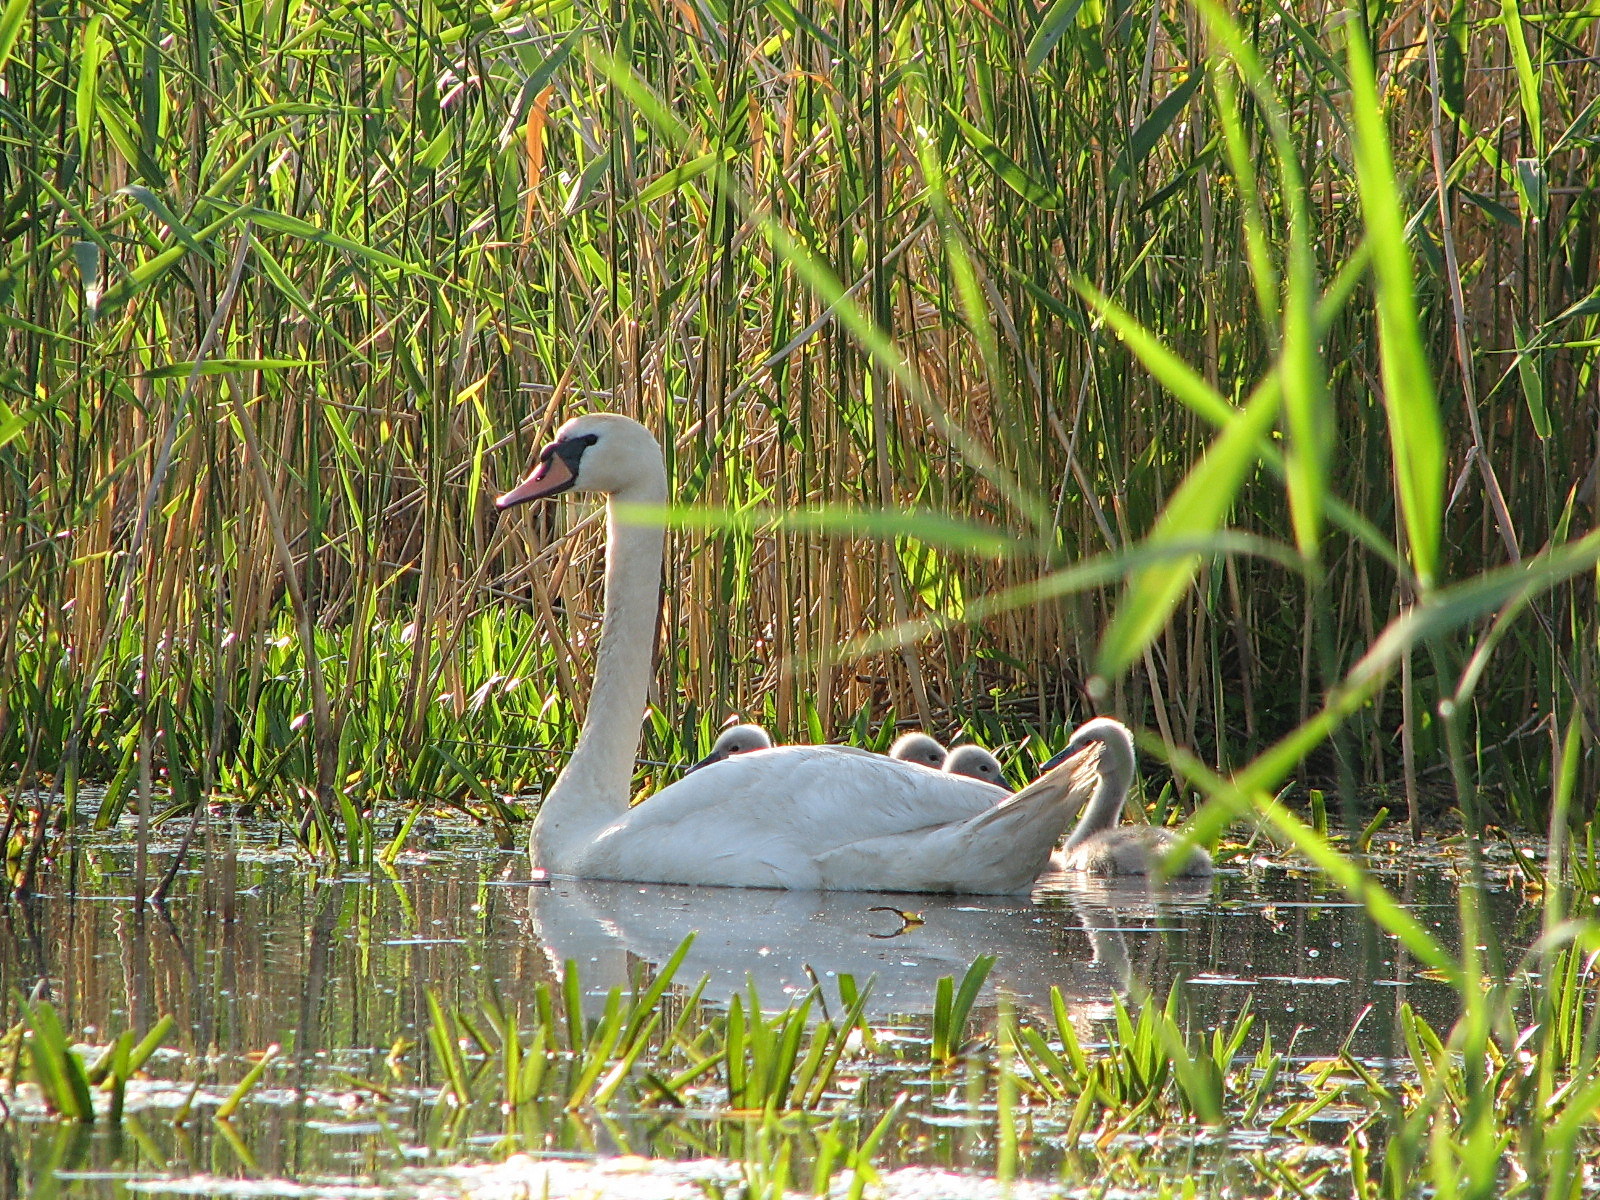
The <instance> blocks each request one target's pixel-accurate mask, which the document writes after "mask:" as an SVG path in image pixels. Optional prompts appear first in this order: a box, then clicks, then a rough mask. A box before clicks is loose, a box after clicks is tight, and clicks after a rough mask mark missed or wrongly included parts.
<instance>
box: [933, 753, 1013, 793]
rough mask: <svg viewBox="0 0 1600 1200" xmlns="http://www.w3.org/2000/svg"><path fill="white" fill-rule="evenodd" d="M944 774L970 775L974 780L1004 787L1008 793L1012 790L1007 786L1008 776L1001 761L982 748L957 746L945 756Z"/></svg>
mask: <svg viewBox="0 0 1600 1200" xmlns="http://www.w3.org/2000/svg"><path fill="white" fill-rule="evenodd" d="M944 772H945V774H947V775H969V776H971V777H972V778H973V779H981V780H983V781H984V782H985V783H992V784H994V785H995V786H996V787H1003V788H1005V789H1006V791H1008V792H1009V791H1010V790H1011V788H1010V787H1009V786H1008V785H1007V784H1006V774H1005V772H1004V771H1003V770H1001V768H1000V760H999V759H998V758H996V757H995V756H994V755H992V754H990V753H989V752H988V751H987V750H985V749H984V748H983V747H982V746H957V747H956V748H955V749H954V750H952V751H950V753H949V754H948V755H946V756H945V760H944Z"/></svg>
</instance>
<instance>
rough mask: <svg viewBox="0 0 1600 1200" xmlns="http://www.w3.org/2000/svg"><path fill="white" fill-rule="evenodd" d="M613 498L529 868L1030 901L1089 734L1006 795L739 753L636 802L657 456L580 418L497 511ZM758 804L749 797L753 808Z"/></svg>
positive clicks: (815, 752) (820, 751)
mask: <svg viewBox="0 0 1600 1200" xmlns="http://www.w3.org/2000/svg"><path fill="white" fill-rule="evenodd" d="M567 491H580V492H600V493H602V494H604V495H605V496H606V537H607V544H606V576H605V616H604V619H603V621H602V623H601V629H600V641H599V646H598V649H597V651H596V655H595V676H594V686H593V688H592V690H591V692H590V696H589V710H588V712H587V714H586V715H585V717H584V721H583V728H582V731H581V732H580V734H579V735H578V745H577V748H576V749H575V750H574V751H573V753H572V757H571V758H570V759H569V760H568V762H567V765H566V767H565V769H564V770H563V771H562V772H561V775H560V776H559V777H558V778H557V779H556V782H555V784H554V785H553V786H552V787H551V789H550V791H549V793H548V794H547V795H546V796H545V798H544V802H543V803H542V804H541V805H540V807H539V814H538V816H537V817H536V818H535V819H534V822H533V832H532V834H531V835H530V837H529V845H528V851H529V856H530V858H531V859H532V863H533V866H534V867H535V868H536V869H542V870H545V871H548V872H551V873H552V874H565V875H577V876H580V877H584V878H590V879H627V880H634V881H637V882H641V883H688V884H713V885H719V886H728V887H776V888H830V889H840V890H850V889H856V890H871V891H884V890H887V891H907V892H986V893H1012V892H1022V891H1026V890H1028V889H1029V888H1030V887H1031V886H1032V884H1033V881H1034V879H1035V877H1037V876H1038V875H1039V873H1040V872H1041V871H1042V870H1044V868H1045V866H1046V865H1047V864H1048V862H1049V860H1050V850H1051V847H1052V846H1054V845H1055V843H1056V840H1057V839H1058V838H1059V837H1060V836H1061V835H1062V834H1063V833H1064V832H1065V831H1066V827H1067V823H1068V822H1069V821H1070V820H1071V819H1072V818H1073V816H1075V815H1076V814H1077V813H1078V811H1079V810H1080V809H1082V807H1083V804H1084V800H1085V798H1086V796H1087V793H1088V791H1089V788H1090V786H1091V782H1092V777H1089V776H1086V775H1085V774H1084V773H1083V772H1082V770H1081V768H1082V767H1083V766H1085V765H1086V764H1087V762H1088V761H1089V760H1090V758H1091V757H1093V756H1097V754H1098V751H1099V748H1100V746H1101V744H1102V743H1101V739H1100V736H1099V735H1092V736H1086V737H1085V738H1083V739H1081V740H1080V739H1079V738H1077V737H1076V736H1074V739H1073V742H1072V744H1071V746H1069V750H1071V751H1072V753H1071V754H1070V755H1069V756H1068V758H1067V759H1066V760H1065V761H1063V763H1062V764H1061V765H1060V766H1058V767H1056V768H1055V769H1053V770H1051V771H1048V772H1046V773H1045V774H1044V775H1042V776H1041V777H1040V778H1039V779H1037V780H1036V781H1035V782H1034V783H1033V784H1032V785H1031V786H1030V787H1028V788H1026V789H1024V790H1023V791H1021V792H1018V793H1017V794H1016V795H1010V796H1008V795H1006V794H1005V792H1004V791H1002V790H1001V789H1000V788H997V787H993V786H991V785H990V784H986V783H980V782H979V781H977V780H975V779H967V778H965V777H964V776H960V775H944V774H941V773H939V772H930V771H929V770H927V769H926V768H925V767H919V766H916V765H915V764H912V763H903V762H898V761H896V760H895V759H892V758H886V757H884V756H881V755H876V754H863V753H860V752H859V751H852V750H851V749H849V748H847V747H836V746H780V747H778V748H776V749H773V750H762V751H757V752H756V753H753V754H742V755H736V756H734V757H732V758H730V759H727V760H726V761H725V762H723V763H722V764H721V765H720V766H719V767H718V768H717V769H716V770H715V771H696V772H695V773H694V774H692V775H687V776H685V777H684V778H682V779H680V780H678V781H677V782H676V783H674V784H672V785H670V786H669V787H666V788H664V789H662V790H661V791H660V792H658V793H656V794H655V795H654V796H653V797H651V798H650V800H649V801H648V802H647V803H644V804H639V805H636V806H634V807H632V808H630V807H629V806H628V799H629V796H628V793H629V789H630V786H631V783H632V779H633V766H634V759H635V756H636V755H637V753H638V748H639V736H640V732H641V726H642V723H643V720H644V710H645V694H646V692H647V690H648V689H649V685H650V681H651V674H652V664H651V652H652V650H653V649H654V643H655V632H656V622H657V618H658V616H659V614H660V607H661V559H662V546H663V542H664V537H663V534H662V531H661V527H660V525H659V523H658V519H657V518H655V517H652V516H648V515H647V516H638V515H634V514H631V513H629V512H628V511H627V508H626V506H631V505H647V506H654V507H659V506H661V505H663V504H664V503H666V500H667V475H666V468H665V465H664V463H663V461H662V456H661V447H660V445H659V444H658V443H657V442H656V440H655V439H654V438H653V437H652V436H651V435H650V433H649V431H648V430H646V429H645V428H644V426H642V425H640V424H639V423H638V422H637V421H632V420H629V419H628V418H626V417H622V416H616V415H610V414H592V415H589V416H584V417H576V418H574V419H573V420H570V421H568V422H567V423H566V424H565V425H563V426H562V427H561V428H560V429H559V430H557V431H556V439H555V441H554V442H552V443H551V444H550V445H549V446H546V447H545V448H544V450H543V451H541V452H540V454H539V461H538V464H537V465H536V466H535V467H534V469H533V471H532V472H531V473H530V474H529V475H528V477H527V478H526V479H524V480H523V481H522V482H521V483H519V484H518V485H517V486H516V487H514V488H512V489H511V490H510V491H508V492H506V493H505V494H504V495H502V496H501V497H500V498H499V499H498V500H496V501H495V504H496V507H498V508H500V509H507V508H510V507H512V506H513V505H516V504H521V503H523V502H525V501H530V500H538V499H542V498H544V497H548V496H555V495H559V494H560V493H562V492H567ZM752 801H756V802H755V803H752Z"/></svg>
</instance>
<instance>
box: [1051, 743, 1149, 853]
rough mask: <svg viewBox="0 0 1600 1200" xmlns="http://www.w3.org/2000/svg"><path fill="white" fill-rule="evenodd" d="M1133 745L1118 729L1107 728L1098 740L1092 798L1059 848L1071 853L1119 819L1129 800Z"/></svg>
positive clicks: (1131, 780)
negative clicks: (1097, 756)
mask: <svg viewBox="0 0 1600 1200" xmlns="http://www.w3.org/2000/svg"><path fill="white" fill-rule="evenodd" d="M1133 767H1134V756H1133V742H1132V740H1131V739H1130V738H1129V737H1128V735H1127V733H1126V732H1125V731H1124V730H1122V728H1121V727H1120V726H1116V727H1113V728H1109V729H1107V730H1106V731H1105V732H1104V733H1103V734H1102V735H1101V740H1100V761H1099V762H1098V763H1097V764H1096V770H1097V772H1098V773H1099V776H1100V778H1099V779H1098V780H1097V781H1096V783H1095V788H1094V795H1093V796H1091V797H1090V798H1089V803H1088V805H1087V806H1085V808H1084V810H1083V816H1082V817H1080V818H1078V824H1077V826H1076V827H1075V828H1074V829H1073V831H1072V836H1071V837H1069V838H1067V840H1066V842H1065V843H1064V844H1063V845H1062V847H1061V849H1062V850H1063V851H1064V852H1066V853H1071V852H1072V851H1073V850H1074V849H1076V848H1077V847H1078V846H1080V845H1082V844H1083V843H1084V842H1086V841H1088V840H1089V839H1090V838H1092V837H1093V836H1094V835H1095V834H1097V833H1103V832H1105V831H1106V830H1107V829H1110V828H1112V827H1113V826H1115V825H1116V824H1117V822H1119V821H1120V820H1122V806H1123V805H1124V804H1125V803H1126V802H1127V799H1128V788H1129V786H1130V785H1131V784H1132V783H1133Z"/></svg>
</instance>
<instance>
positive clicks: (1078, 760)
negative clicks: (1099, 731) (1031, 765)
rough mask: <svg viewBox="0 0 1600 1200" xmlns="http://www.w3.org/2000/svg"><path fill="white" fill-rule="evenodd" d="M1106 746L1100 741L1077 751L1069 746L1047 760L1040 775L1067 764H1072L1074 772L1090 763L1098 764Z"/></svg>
mask: <svg viewBox="0 0 1600 1200" xmlns="http://www.w3.org/2000/svg"><path fill="white" fill-rule="evenodd" d="M1104 746H1105V743H1104V742H1102V741H1100V740H1098V739H1096V740H1095V741H1092V742H1090V743H1089V744H1088V745H1087V746H1080V747H1079V748H1078V749H1077V750H1074V749H1073V748H1072V747H1071V746H1068V747H1067V748H1066V749H1065V750H1063V751H1061V753H1059V754H1057V755H1055V756H1054V757H1052V758H1049V759H1046V760H1045V764H1044V766H1042V767H1040V768H1039V774H1041V775H1043V774H1044V773H1045V772H1046V771H1053V770H1055V769H1056V768H1057V767H1059V766H1061V764H1062V763H1066V762H1070V763H1072V766H1073V770H1075V771H1076V770H1080V769H1081V768H1083V767H1085V766H1087V765H1089V764H1090V763H1094V762H1097V761H1098V760H1099V758H1100V751H1101V749H1102V748H1103V747H1104Z"/></svg>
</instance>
